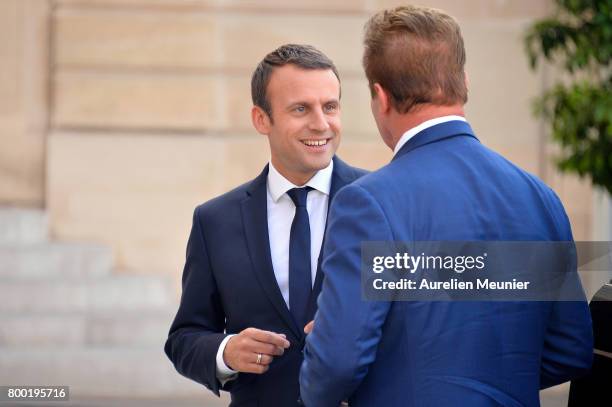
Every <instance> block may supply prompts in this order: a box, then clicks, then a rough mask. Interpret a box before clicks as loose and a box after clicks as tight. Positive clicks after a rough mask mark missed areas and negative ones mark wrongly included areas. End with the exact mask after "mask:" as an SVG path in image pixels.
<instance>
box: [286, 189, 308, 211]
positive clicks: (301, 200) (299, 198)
mask: <svg viewBox="0 0 612 407" xmlns="http://www.w3.org/2000/svg"><path fill="white" fill-rule="evenodd" d="M310 191H312V188H311V187H304V188H292V189H290V190H289V191H287V195H289V198H291V200H292V201H293V204H294V205H295V206H296V208H297V207H300V206H303V207H306V198H307V197H308V193H309V192H310Z"/></svg>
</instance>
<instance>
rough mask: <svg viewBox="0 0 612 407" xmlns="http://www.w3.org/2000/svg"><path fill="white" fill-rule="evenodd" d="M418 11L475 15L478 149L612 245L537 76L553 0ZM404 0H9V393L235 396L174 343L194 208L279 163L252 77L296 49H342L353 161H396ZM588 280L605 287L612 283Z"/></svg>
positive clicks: (587, 234) (2, 151) (0, 108)
mask: <svg viewBox="0 0 612 407" xmlns="http://www.w3.org/2000/svg"><path fill="white" fill-rule="evenodd" d="M420 3H421V4H423V5H428V6H432V7H437V8H442V9H444V10H446V11H448V12H449V13H450V14H452V15H454V16H455V17H456V18H457V19H458V20H459V22H460V24H461V27H462V30H463V35H464V39H465V44H466V48H467V71H468V75H469V79H470V91H469V102H468V104H467V118H468V120H469V121H470V122H471V124H472V126H473V128H474V129H475V131H476V134H477V135H478V137H479V138H480V140H481V141H482V142H483V143H484V144H485V145H487V146H489V147H491V148H492V149H494V150H496V151H498V152H500V153H501V154H502V155H504V156H505V157H507V158H508V159H510V160H511V161H513V162H515V163H516V164H518V165H519V166H521V167H523V168H525V169H527V170H528V171H530V172H532V173H534V174H536V175H537V176H539V177H540V178H542V179H543V180H544V181H545V182H546V183H547V184H549V185H550V186H551V187H552V188H553V189H554V190H555V191H556V193H557V194H558V195H559V196H560V198H561V200H562V201H563V204H564V205H565V208H566V210H567V212H568V215H569V217H570V221H571V223H572V227H573V231H574V237H575V239H576V240H611V233H612V209H611V208H612V207H611V204H610V199H609V197H608V194H607V193H604V192H602V191H601V190H599V189H596V188H594V187H592V186H591V184H590V182H589V180H588V179H582V180H581V179H579V178H578V177H577V176H574V175H562V174H561V173H560V172H559V171H558V170H557V169H556V167H555V165H554V164H553V161H552V159H553V157H554V156H555V154H556V153H557V150H558V148H557V147H556V145H555V144H554V143H552V142H551V140H550V139H551V137H550V130H549V129H548V127H547V125H546V124H545V123H544V122H543V121H541V120H539V119H536V118H535V117H534V116H533V114H532V100H533V99H534V98H535V97H537V96H540V95H542V94H543V92H544V91H545V90H546V89H548V88H549V87H550V86H551V84H552V83H553V82H554V81H555V78H556V77H557V76H558V75H560V73H559V72H558V70H556V69H555V68H553V67H551V66H548V65H546V64H541V65H539V66H538V68H537V69H536V70H535V71H531V70H530V68H529V62H528V58H527V55H526V52H525V49H524V40H523V38H524V35H525V31H526V30H527V28H528V27H529V26H530V25H531V24H533V22H534V21H535V20H537V19H539V18H542V17H545V16H547V15H549V14H551V13H552V12H553V9H554V5H553V2H552V1H551V0H464V1H461V2H457V1H451V0H438V1H434V0H432V1H422V2H420ZM400 4H402V2H399V1H394V0H333V1H332V0H310V1H308V2H304V1H302V2H293V1H281V0H0V385H15V384H33V385H51V384H55V385H69V386H71V397H72V398H73V399H75V400H81V402H82V403H83V404H82V405H92V406H93V405H96V406H97V405H127V406H130V405H140V404H139V403H140V401H138V400H145V401H144V402H143V403H145V404H142V405H154V406H155V405H160V406H161V405H175V406H181V405H185V406H187V405H189V406H191V405H200V406H206V405H209V406H216V405H226V404H227V402H222V401H221V402H220V401H218V400H217V399H216V398H215V397H214V396H212V395H209V394H208V392H207V391H206V389H205V388H203V387H202V386H199V385H197V384H195V383H192V382H190V381H189V380H187V379H185V378H182V377H181V376H179V375H178V373H176V372H175V371H174V369H173V367H172V365H171V363H170V362H169V361H168V360H167V359H166V358H165V355H164V354H163V350H162V347H163V343H164V341H165V337H166V333H167V330H168V328H169V326H170V323H171V320H172V318H173V315H174V312H175V311H176V307H177V302H178V298H179V295H180V276H181V272H182V266H183V261H184V256H185V246H186V241H187V237H188V233H189V229H190V225H191V219H192V213H193V209H194V207H195V206H196V205H198V204H199V203H201V202H203V201H206V200H208V199H210V198H212V197H214V196H216V195H218V194H221V193H223V192H225V191H227V190H229V189H231V188H233V187H234V186H236V185H238V184H240V183H243V182H246V181H247V180H249V179H251V178H253V177H254V176H255V175H257V174H258V173H259V172H260V171H261V168H262V167H263V166H264V165H265V164H266V162H267V161H268V159H269V154H268V146H267V140H266V139H265V137H264V136H261V135H259V134H257V133H256V132H255V131H254V130H253V129H252V127H251V124H250V107H251V100H250V75H251V73H252V70H253V69H254V67H255V66H256V64H257V63H258V62H259V61H260V59H261V58H262V57H263V56H264V55H265V54H266V53H268V52H269V51H271V50H273V49H275V48H276V47H278V46H279V45H281V44H283V43H288V42H296V43H308V44H312V45H314V46H316V47H317V48H319V49H321V50H322V51H324V52H325V53H326V54H327V55H328V56H329V57H330V58H331V59H332V60H334V62H335V63H336V65H337V66H338V68H339V71H340V74H341V77H342V121H343V129H344V130H343V137H342V145H341V147H340V149H339V155H340V156H341V157H342V158H343V159H345V160H346V161H348V162H349V163H351V164H353V165H357V166H360V167H363V168H367V169H371V170H374V169H376V168H379V167H380V166H382V165H384V164H385V163H387V162H388V161H389V160H390V158H391V152H390V151H388V149H387V148H386V147H385V146H384V145H383V144H382V142H381V141H380V140H379V137H378V134H377V131H376V127H375V124H374V121H373V119H372V117H371V113H370V110H369V91H368V88H367V82H366V80H365V77H364V74H363V72H362V69H361V65H360V62H361V52H362V44H361V41H362V27H363V24H364V22H365V21H366V20H367V18H368V17H369V15H371V14H372V13H373V12H374V11H377V10H379V9H381V8H386V7H390V6H395V5H400ZM228 244H231V242H228ZM583 279H584V284H585V287H586V288H587V291H588V292H589V298H590V295H592V293H593V292H594V291H595V290H596V289H597V288H598V287H599V286H601V284H602V283H603V282H604V281H600V279H596V278H590V276H583ZM566 391H567V386H561V387H559V388H555V389H551V390H549V391H547V392H546V393H545V394H544V395H543V405H544V406H547V405H548V406H557V405H559V406H560V405H564V401H563V400H564V398H565V397H566ZM128 400H129V401H128ZM155 400H157V401H155ZM181 400H182V401H181ZM87 403H89V404H87ZM92 403H93V404H92ZM96 403H97V404H96ZM113 403H115V404H113ZM156 403H157V404H156ZM183 403H184V404H183ZM0 404H1V403H0ZM36 405H40V404H39V403H37V404H36ZM70 405H76V404H70Z"/></svg>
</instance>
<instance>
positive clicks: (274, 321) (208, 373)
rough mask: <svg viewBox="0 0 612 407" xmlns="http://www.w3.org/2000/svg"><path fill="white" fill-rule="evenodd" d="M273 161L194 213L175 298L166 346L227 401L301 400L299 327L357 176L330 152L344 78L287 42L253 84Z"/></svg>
mask: <svg viewBox="0 0 612 407" xmlns="http://www.w3.org/2000/svg"><path fill="white" fill-rule="evenodd" d="M251 93H252V98H253V104H254V106H253V108H252V111H251V116H252V121H253V125H254V127H255V128H256V130H257V131H258V132H259V133H261V134H264V135H266V136H267V137H268V141H269V144H270V155H271V159H270V163H269V164H268V165H267V166H266V167H265V168H264V170H263V171H262V173H261V174H259V176H257V177H256V178H255V179H254V180H252V181H250V182H248V183H246V184H244V185H241V186H239V187H237V188H236V189H234V190H232V191H230V192H228V193H226V194H224V195H221V196H220V197H217V198H215V199H213V200H211V201H208V202H206V203H204V204H203V205H200V206H199V207H197V208H196V210H195V213H194V216H193V226H192V229H191V235H190V237H189V242H188V245H187V259H186V263H185V268H184V271H183V293H182V297H181V303H180V307H179V310H178V312H177V314H176V318H175V320H174V322H173V324H172V327H171V328H170V333H169V335H168V340H167V342H166V345H165V352H166V354H167V355H168V357H169V358H170V360H171V361H172V362H173V363H174V366H175V367H176V369H177V370H178V371H179V373H181V374H182V375H184V376H186V377H188V378H190V379H192V380H195V381H196V382H198V383H201V384H203V385H204V386H206V387H207V388H209V389H210V390H211V391H213V392H214V393H215V394H217V395H219V390H220V389H221V390H226V391H229V392H230V393H231V398H232V402H231V406H267V407H274V406H279V407H289V406H296V405H299V404H300V403H301V402H300V401H299V383H298V373H299V367H300V364H301V362H302V349H303V344H304V337H305V334H304V331H303V329H304V326H305V325H306V324H307V323H308V322H309V321H311V320H312V318H313V316H314V313H315V310H316V298H317V296H318V294H319V292H320V289H321V283H322V279H323V275H322V273H321V272H320V271H319V261H318V260H319V252H320V249H321V246H322V241H323V238H324V232H325V227H326V219H327V209H328V205H329V202H330V201H331V199H332V198H333V197H334V195H335V193H336V191H337V190H338V189H339V188H341V187H343V186H345V185H347V184H348V183H350V182H352V181H353V180H355V179H356V178H358V177H359V176H361V175H363V174H364V171H363V170H359V169H356V168H353V167H350V166H348V165H347V164H345V163H344V162H342V161H341V160H340V159H339V158H337V157H335V155H334V154H335V151H336V149H337V148H338V144H339V142H340V134H341V123H340V80H339V77H338V72H337V70H336V68H335V66H334V64H333V63H332V61H331V60H329V58H327V57H326V56H325V55H324V54H322V53H321V52H320V51H318V50H317V49H315V48H314V47H311V46H305V45H293V44H288V45H284V46H281V47H280V48H278V49H276V50H275V51H273V52H271V53H270V54H268V55H267V56H266V57H265V58H264V59H263V60H262V61H261V62H260V64H259V65H258V67H257V68H256V70H255V72H254V73H253V77H252V81H251Z"/></svg>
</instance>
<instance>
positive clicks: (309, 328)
mask: <svg viewBox="0 0 612 407" xmlns="http://www.w3.org/2000/svg"><path fill="white" fill-rule="evenodd" d="M312 328H314V320H313V321H310V322H309V323H307V324H306V326H305V327H304V333H306V334H309V333H311V332H312Z"/></svg>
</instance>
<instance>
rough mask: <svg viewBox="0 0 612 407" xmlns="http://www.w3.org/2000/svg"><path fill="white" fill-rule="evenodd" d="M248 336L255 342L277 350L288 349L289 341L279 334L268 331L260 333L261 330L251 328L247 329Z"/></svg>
mask: <svg viewBox="0 0 612 407" xmlns="http://www.w3.org/2000/svg"><path fill="white" fill-rule="evenodd" d="M248 335H249V336H250V337H251V338H253V339H255V340H256V341H259V342H263V343H269V344H272V345H275V346H278V347H279V348H288V347H289V341H288V340H287V338H283V337H282V336H281V334H277V333H275V332H270V331H262V330H261V329H256V328H252V329H249V331H248Z"/></svg>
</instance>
